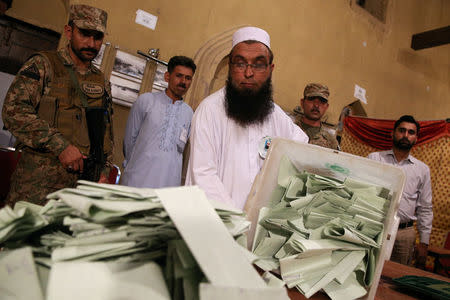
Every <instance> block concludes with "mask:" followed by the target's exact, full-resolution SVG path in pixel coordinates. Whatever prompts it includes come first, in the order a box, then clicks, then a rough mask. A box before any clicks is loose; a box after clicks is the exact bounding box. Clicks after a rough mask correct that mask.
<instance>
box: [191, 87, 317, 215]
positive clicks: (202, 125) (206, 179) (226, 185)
mask: <svg viewBox="0 0 450 300" xmlns="http://www.w3.org/2000/svg"><path fill="white" fill-rule="evenodd" d="M224 95H225V89H224V88H222V89H220V90H219V91H217V92H215V93H214V94H212V95H210V96H208V97H207V98H206V99H205V100H203V102H202V103H201V104H200V105H199V107H198V108H197V110H196V111H195V113H194V117H193V119H192V124H191V138H190V143H191V151H190V159H189V165H188V170H187V177H186V185H198V186H199V187H200V188H202V189H203V190H204V191H205V192H206V194H207V196H208V197H209V198H212V199H216V200H218V201H221V202H224V203H228V204H230V205H232V206H233V207H236V208H239V209H242V208H243V207H244V205H245V202H246V200H247V196H248V193H249V192H250V189H251V186H252V184H253V180H254V179H255V176H256V175H257V174H258V172H259V170H260V169H261V167H262V165H263V163H264V160H263V159H262V158H261V157H260V155H259V152H258V146H259V143H260V141H261V139H262V138H264V137H265V136H270V137H271V138H275V137H281V138H286V139H291V140H295V141H300V142H304V143H307V142H308V136H307V135H306V134H305V133H304V132H303V131H302V130H301V129H300V127H298V126H297V125H295V124H294V123H293V122H292V120H291V118H289V116H288V115H286V113H284V111H283V110H282V109H281V108H280V107H279V106H278V105H276V104H275V108H274V110H273V112H272V113H271V114H270V116H269V117H268V119H266V121H265V122H264V124H261V125H251V126H247V127H242V126H240V125H238V124H237V123H236V122H235V121H233V120H232V119H230V118H228V116H227V115H226V111H225V106H224V101H225V100H224Z"/></svg>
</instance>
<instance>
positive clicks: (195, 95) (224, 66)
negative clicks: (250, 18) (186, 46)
mask: <svg viewBox="0 0 450 300" xmlns="http://www.w3.org/2000/svg"><path fill="white" fill-rule="evenodd" d="M244 26H248V25H240V26H236V27H233V28H230V29H228V30H226V31H224V32H222V33H219V34H218V35H216V36H214V37H213V38H211V39H210V40H209V41H207V42H206V43H205V44H204V45H203V46H202V47H200V49H199V50H198V51H197V53H196V54H195V56H194V61H195V63H196V64H197V71H196V72H195V77H194V82H193V83H192V85H191V88H190V90H189V92H188V94H187V95H186V97H185V101H186V103H187V104H189V105H190V106H191V107H192V109H193V110H195V109H196V108H197V106H198V105H199V104H200V102H201V101H202V100H203V99H204V98H205V97H206V96H208V95H210V94H211V93H213V92H215V91H217V90H218V89H220V88H221V87H222V86H223V85H224V83H225V80H226V78H227V76H228V54H229V52H230V50H231V42H232V37H233V33H234V32H235V31H236V30H237V29H239V28H241V27H244Z"/></svg>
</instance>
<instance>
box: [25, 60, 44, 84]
mask: <svg viewBox="0 0 450 300" xmlns="http://www.w3.org/2000/svg"><path fill="white" fill-rule="evenodd" d="M20 75H22V76H25V77H28V78H31V79H35V80H39V79H41V75H40V74H39V69H38V68H37V66H36V64H35V63H33V64H31V65H30V66H28V67H27V68H26V69H24V70H22V71H21V72H20Z"/></svg>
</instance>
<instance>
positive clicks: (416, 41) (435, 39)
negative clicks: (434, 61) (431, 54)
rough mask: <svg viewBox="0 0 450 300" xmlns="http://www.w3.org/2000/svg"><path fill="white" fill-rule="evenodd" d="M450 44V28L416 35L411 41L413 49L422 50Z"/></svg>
mask: <svg viewBox="0 0 450 300" xmlns="http://www.w3.org/2000/svg"><path fill="white" fill-rule="evenodd" d="M448 43H450V26H447V27H441V28H438V29H434V30H429V31H425V32H421V33H416V34H414V35H413V36H412V39H411V48H413V49H414V50H421V49H426V48H432V47H436V46H441V45H445V44H448Z"/></svg>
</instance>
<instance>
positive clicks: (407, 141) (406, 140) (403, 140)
mask: <svg viewBox="0 0 450 300" xmlns="http://www.w3.org/2000/svg"><path fill="white" fill-rule="evenodd" d="M399 142H405V143H408V144H410V143H411V142H410V141H409V140H408V139H407V138H402V139H400V140H399Z"/></svg>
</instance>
